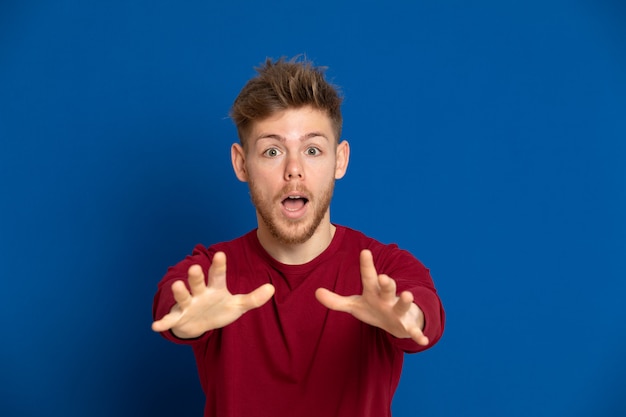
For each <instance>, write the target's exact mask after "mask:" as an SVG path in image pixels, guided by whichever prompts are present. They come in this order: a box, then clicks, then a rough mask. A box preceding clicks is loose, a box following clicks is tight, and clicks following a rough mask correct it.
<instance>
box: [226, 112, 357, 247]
mask: <svg viewBox="0 0 626 417" xmlns="http://www.w3.org/2000/svg"><path fill="white" fill-rule="evenodd" d="M347 162H348V144H347V142H342V143H341V144H339V145H337V138H335V135H334V131H333V129H332V124H331V120H330V118H329V117H328V116H327V115H326V113H324V112H322V111H319V110H316V109H313V108H311V107H302V108H298V109H287V110H284V111H281V112H278V113H276V114H274V115H272V116H270V117H269V118H267V119H264V120H261V121H257V122H255V123H254V124H253V126H252V129H251V131H250V135H249V136H248V138H246V149H245V151H244V150H243V149H242V148H241V147H240V146H239V145H233V166H234V167H235V172H236V173H237V176H238V178H239V179H240V180H242V181H247V182H248V185H249V187H250V195H251V197H252V202H253V203H254V205H255V207H256V210H257V217H258V218H259V228H265V229H267V231H269V232H270V233H271V235H272V236H273V237H274V238H275V239H276V240H277V241H278V242H280V243H282V244H300V243H304V242H306V241H307V240H308V239H309V238H310V237H311V236H313V234H314V233H315V231H316V230H317V228H318V227H319V225H320V224H321V223H322V222H327V223H328V224H330V215H329V210H328V208H329V206H330V200H331V198H332V194H333V189H334V185H335V179H339V178H341V177H342V176H343V175H344V173H345V169H346V167H347Z"/></svg>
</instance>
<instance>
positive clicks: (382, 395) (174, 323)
mask: <svg viewBox="0 0 626 417" xmlns="http://www.w3.org/2000/svg"><path fill="white" fill-rule="evenodd" d="M257 70H258V72H259V74H258V75H257V76H256V77H255V78H253V79H251V80H250V81H249V82H248V84H246V86H245V87H244V88H243V89H242V91H241V92H240V94H239V96H238V97H237V99H236V100H235V103H234V105H233V108H232V111H231V116H232V118H233V120H234V121H235V123H236V125H237V130H238V134H239V139H240V143H235V144H233V145H232V149H231V158H232V164H233V168H234V170H235V174H236V175H237V178H238V179H239V180H241V181H244V182H247V183H248V185H249V187H250V195H251V197H252V202H253V203H254V206H255V208H256V213H257V221H258V228H257V229H256V230H253V231H251V232H249V233H248V234H246V235H244V236H242V237H239V238H237V239H235V240H232V241H230V242H224V243H219V244H215V245H213V246H210V247H208V248H205V247H202V246H197V247H196V248H195V249H194V251H193V253H192V255H190V256H188V257H187V258H186V259H185V260H183V261H182V262H180V263H179V264H178V265H176V266H174V267H171V268H170V269H169V270H168V272H167V274H166V275H165V277H164V278H163V280H162V281H161V282H160V284H159V288H158V292H157V294H156V296H155V300H154V308H153V315H154V318H155V321H154V323H153V325H152V328H153V330H155V331H157V332H161V333H162V335H163V336H164V337H165V338H167V339H169V340H171V341H173V342H176V343H182V344H188V345H191V346H192V347H193V351H194V354H195V357H196V362H197V365H198V370H199V376H200V382H201V384H202V388H203V390H204V392H205V394H206V405H205V411H204V415H205V416H211V417H265V416H267V417H287V416H288V417H333V416H337V417H339V416H341V417H368V416H371V417H384V416H390V415H391V411H390V409H391V400H392V397H393V394H394V392H395V389H396V387H397V385H398V382H399V379H400V373H401V369H402V361H403V354H404V353H405V352H409V353H413V352H418V351H422V350H425V349H427V348H429V347H431V346H432V345H433V344H435V343H436V342H437V341H438V340H439V338H440V337H441V334H442V332H443V326H444V311H443V308H442V305H441V302H440V300H439V298H438V296H437V294H436V291H435V288H434V286H433V282H432V280H431V277H430V275H429V272H428V270H427V269H426V268H425V267H424V266H423V265H422V264H421V263H420V262H419V261H418V260H417V259H415V258H414V257H413V256H412V255H411V254H409V253H408V252H406V251H403V250H400V249H398V247H397V246H396V245H384V244H381V243H379V242H377V241H376V240H374V239H372V238H369V237H366V236H365V235H363V234H362V233H360V232H357V231H354V230H352V229H349V228H347V227H343V226H339V225H335V224H333V223H331V221H330V212H329V206H330V201H331V197H332V194H333V188H334V182H335V180H337V179H340V178H341V177H343V175H344V174H345V172H346V169H347V167H348V160H349V155H350V148H349V145H348V143H347V142H346V141H340V136H341V126H342V117H341V110H340V105H341V99H340V97H339V95H338V94H337V91H336V90H335V88H333V87H332V86H331V85H330V84H329V83H328V82H327V81H326V80H325V79H324V75H323V72H322V70H321V69H319V68H316V67H314V66H312V64H311V63H309V62H306V61H298V60H291V61H285V60H283V59H280V60H278V61H276V62H272V61H271V60H267V61H266V63H265V65H263V66H262V67H260V68H258V69H257Z"/></svg>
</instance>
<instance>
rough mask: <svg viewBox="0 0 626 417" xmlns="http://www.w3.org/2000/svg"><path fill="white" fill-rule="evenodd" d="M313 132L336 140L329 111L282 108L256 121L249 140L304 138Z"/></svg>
mask: <svg viewBox="0 0 626 417" xmlns="http://www.w3.org/2000/svg"><path fill="white" fill-rule="evenodd" d="M313 134H318V136H324V137H326V138H327V139H328V140H331V141H336V138H335V134H334V131H333V124H332V120H331V119H330V117H329V116H328V113H327V112H326V111H323V110H318V109H315V108H313V107H309V106H306V107H300V108H290V109H286V110H280V111H278V112H276V113H274V114H272V115H271V116H269V117H266V118H265V119H261V120H257V121H254V122H253V123H252V125H251V126H250V134H249V136H248V140H249V141H251V142H256V141H258V140H259V139H262V138H271V137H278V138H282V139H284V140H289V139H302V138H304V137H310V136H312V135H313Z"/></svg>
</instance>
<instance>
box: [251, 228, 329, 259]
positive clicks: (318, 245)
mask: <svg viewBox="0 0 626 417" xmlns="http://www.w3.org/2000/svg"><path fill="white" fill-rule="evenodd" d="M335 230H336V227H335V226H334V225H333V224H332V223H330V219H329V218H327V219H324V220H323V221H322V222H321V223H320V225H319V226H318V227H317V229H316V230H315V233H314V234H313V236H311V238H310V239H308V240H307V241H306V242H303V243H299V244H287V243H283V242H281V241H279V240H278V239H276V238H275V237H274V236H273V235H272V234H271V233H270V232H269V230H267V228H266V227H264V225H263V223H262V222H259V228H258V230H257V237H258V239H259V242H260V243H261V246H263V248H264V249H265V250H266V251H267V253H269V254H270V256H271V257H272V258H274V259H276V260H277V261H278V262H281V263H284V264H287V265H302V264H305V263H307V262H309V261H311V260H313V259H315V258H316V257H317V256H319V255H320V254H321V253H322V252H324V251H325V250H326V248H328V246H329V245H330V242H331V241H332V240H333V237H334V236H335Z"/></svg>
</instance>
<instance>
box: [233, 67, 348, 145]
mask: <svg viewBox="0 0 626 417" xmlns="http://www.w3.org/2000/svg"><path fill="white" fill-rule="evenodd" d="M255 69H256V71H257V72H258V74H257V75H256V76H255V77H254V78H252V79H250V80H249V81H248V83H247V84H246V85H245V86H244V87H243V88H242V89H241V91H240V92H239V95H238V96H237V98H236V99H235V102H234V103H233V106H232V108H231V110H230V116H231V118H232V119H233V121H234V122H235V125H236V126H237V133H238V134H239V141H240V142H241V144H242V145H244V146H245V139H246V137H247V135H248V134H249V133H250V128H251V126H252V123H253V122H255V121H259V120H263V119H265V118H267V117H270V116H271V115H272V114H274V113H276V112H278V111H281V110H286V109H289V108H300V107H304V106H311V107H313V108H315V109H317V110H322V111H325V112H326V113H327V114H328V116H329V117H330V119H331V121H332V124H333V128H334V131H335V134H336V136H337V138H336V139H337V141H339V139H340V137H341V126H342V117H341V101H342V98H341V96H340V95H339V92H338V89H337V88H336V87H335V86H333V85H331V84H330V83H328V82H327V81H326V79H325V77H324V70H325V68H324V67H316V66H314V65H313V64H312V63H311V62H310V61H308V60H306V59H300V57H295V58H292V59H290V60H286V59H285V58H284V57H283V58H280V59H278V60H277V61H275V62H273V61H272V60H271V59H270V58H268V59H267V60H266V61H265V64H263V65H261V66H259V67H257V68H255Z"/></svg>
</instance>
